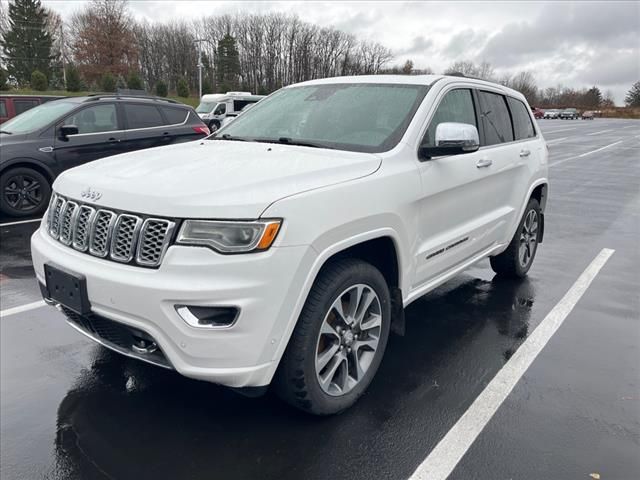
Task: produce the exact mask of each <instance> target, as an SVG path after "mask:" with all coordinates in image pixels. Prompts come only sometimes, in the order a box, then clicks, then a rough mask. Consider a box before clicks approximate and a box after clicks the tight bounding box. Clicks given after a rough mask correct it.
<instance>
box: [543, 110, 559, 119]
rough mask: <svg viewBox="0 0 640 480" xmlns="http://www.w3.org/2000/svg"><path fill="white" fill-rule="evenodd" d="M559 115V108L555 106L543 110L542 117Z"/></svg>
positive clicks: (551, 117) (556, 116)
mask: <svg viewBox="0 0 640 480" xmlns="http://www.w3.org/2000/svg"><path fill="white" fill-rule="evenodd" d="M559 116H560V110H558V109H557V108H547V109H546V110H545V111H544V115H543V117H542V118H545V119H553V118H558V117H559Z"/></svg>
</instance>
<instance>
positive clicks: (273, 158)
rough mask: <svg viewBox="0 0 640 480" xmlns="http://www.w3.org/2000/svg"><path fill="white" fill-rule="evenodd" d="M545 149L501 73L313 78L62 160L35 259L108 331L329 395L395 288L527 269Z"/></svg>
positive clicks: (47, 279)
mask: <svg viewBox="0 0 640 480" xmlns="http://www.w3.org/2000/svg"><path fill="white" fill-rule="evenodd" d="M231 98H233V97H231ZM176 159H179V161H176ZM547 160H548V151H547V148H546V145H545V142H544V139H543V137H542V134H541V132H540V129H539V127H538V125H537V124H536V122H535V120H534V118H533V115H532V112H531V109H530V108H529V107H528V105H527V102H526V100H525V98H524V96H523V95H522V94H520V93H518V92H516V91H514V90H511V89H509V88H506V87H503V86H501V85H498V84H495V83H490V82H485V81H482V80H475V79H471V78H463V77H447V76H440V75H422V76H418V75H402V76H401V75H398V76H390V75H386V76H385V75H376V76H361V77H341V78H330V79H323V80H313V81H309V82H305V83H301V84H297V85H291V86H289V87H286V88H283V89H281V90H279V91H278V92H276V93H274V94H273V95H270V96H269V98H267V99H266V100H264V101H263V102H260V103H259V104H257V105H256V106H255V107H253V108H252V109H251V110H250V111H249V112H247V113H245V114H243V115H240V116H239V117H238V118H237V119H236V120H234V121H233V122H232V123H231V124H230V125H228V126H226V127H224V128H223V129H222V130H221V131H220V132H218V133H217V134H214V135H210V136H209V137H207V138H206V139H205V140H202V141H197V142H189V143H183V144H179V145H172V146H167V147H162V148H157V149H151V150H144V151H139V152H132V153H127V154H122V155H116V156H113V157H110V158H108V159H104V160H98V161H95V162H92V163H91V164H89V165H83V166H80V167H77V168H73V169H71V170H68V171H66V172H64V173H63V174H62V175H60V176H59V177H58V178H57V180H56V182H55V184H54V185H53V190H54V195H53V197H52V201H51V204H50V207H49V211H48V214H47V215H45V216H44V220H43V221H42V225H41V227H40V229H39V230H38V231H37V232H36V233H35V234H34V235H33V237H32V239H31V246H32V257H33V264H34V268H35V272H36V276H37V278H38V282H39V284H40V287H41V289H42V293H43V296H44V298H45V300H46V301H47V302H48V303H50V304H53V305H57V306H59V307H60V309H61V310H62V311H63V312H64V313H65V314H66V315H67V317H68V321H69V323H70V325H71V326H73V327H74V328H76V329H77V330H79V331H80V332H82V333H84V334H85V335H87V336H88V337H90V338H91V339H93V340H94V341H96V342H98V343H101V344H103V345H105V346H106V347H108V348H111V349H113V350H116V351H118V352H120V353H122V354H124V355H128V356H130V357H134V358H137V359H140V360H143V361H146V362H149V363H153V364H156V365H160V366H163V367H166V368H170V369H175V370H176V371H178V372H179V373H181V374H182V375H185V376H187V377H190V378H195V379H200V380H207V381H210V382H214V383H218V384H222V385H226V386H230V387H236V388H245V389H246V388H249V389H250V390H245V391H248V392H252V393H257V392H256V390H255V389H256V388H257V389H258V391H262V390H264V389H265V388H266V386H268V385H269V384H273V386H274V388H275V389H276V391H277V392H278V393H279V395H280V396H281V397H282V398H283V399H284V400H286V401H287V402H289V403H291V404H292V405H294V406H296V407H298V408H300V409H303V410H305V411H308V412H311V413H314V414H319V415H326V414H332V413H337V412H340V411H342V410H344V409H345V408H347V407H349V406H350V405H352V404H353V403H354V402H355V401H356V400H357V399H358V397H359V396H360V395H362V393H363V392H364V391H365V389H366V388H367V386H368V385H369V383H370V382H371V380H372V379H373V377H374V375H375V373H376V370H377V369H378V366H379V365H380V362H381V361H382V356H383V354H384V350H385V347H386V344H387V338H388V336H389V332H390V330H394V331H398V332H402V331H403V325H404V323H403V322H404V316H403V315H404V314H403V312H404V307H406V306H407V305H409V304H410V303H411V302H413V301H415V300H416V299H418V298H420V297H421V296H423V295H424V294H425V293H427V292H429V291H431V290H433V289H434V288H435V287H437V286H438V285H440V284H442V283H443V282H445V281H447V280H448V279H450V278H451V277H453V276H454V275H456V274H458V273H460V272H462V271H463V270H464V269H466V268H467V267H469V266H471V265H473V264H474V263H476V262H477V261H479V260H482V259H483V258H486V257H489V258H490V263H491V267H492V268H493V270H494V271H495V272H496V273H497V274H499V275H502V276H505V277H523V276H525V275H526V274H527V272H528V270H529V268H530V267H531V264H532V262H533V259H534V257H535V254H536V250H537V247H538V244H539V243H540V242H541V241H542V238H543V230H544V211H545V205H546V201H547V183H548V181H547V178H548V162H547ZM251 389H253V390H251Z"/></svg>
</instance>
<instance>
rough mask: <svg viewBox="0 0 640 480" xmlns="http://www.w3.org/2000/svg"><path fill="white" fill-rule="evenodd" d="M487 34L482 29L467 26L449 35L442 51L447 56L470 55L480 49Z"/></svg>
mask: <svg viewBox="0 0 640 480" xmlns="http://www.w3.org/2000/svg"><path fill="white" fill-rule="evenodd" d="M487 37H488V34H487V33H486V32H484V31H478V30H474V29H473V28H467V29H465V30H462V31H460V32H458V33H456V34H455V35H453V36H452V37H451V40H449V43H448V44H447V46H446V47H444V49H443V53H444V54H445V55H447V56H449V57H453V58H454V59H455V58H458V57H461V56H462V57H471V56H472V55H474V54H475V53H476V52H477V51H479V50H481V49H482V46H484V44H485V42H486V40H487Z"/></svg>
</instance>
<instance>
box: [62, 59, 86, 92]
mask: <svg viewBox="0 0 640 480" xmlns="http://www.w3.org/2000/svg"><path fill="white" fill-rule="evenodd" d="M65 74H66V76H67V91H69V92H79V91H80V90H81V89H82V79H81V78H80V72H79V71H78V69H77V68H76V66H75V65H74V64H73V63H70V64H69V65H67V68H65Z"/></svg>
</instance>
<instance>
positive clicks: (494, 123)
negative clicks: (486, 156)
mask: <svg viewBox="0 0 640 480" xmlns="http://www.w3.org/2000/svg"><path fill="white" fill-rule="evenodd" d="M478 98H479V100H480V121H481V122H482V127H483V129H484V144H485V145H497V144H500V143H506V142H512V141H513V128H512V127H511V116H510V115H509V109H508V108H507V102H506V100H505V98H504V96H503V95H500V94H497V93H492V92H485V91H479V92H478Z"/></svg>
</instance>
